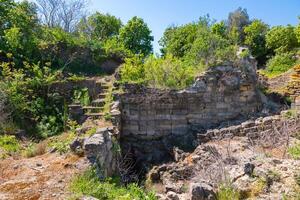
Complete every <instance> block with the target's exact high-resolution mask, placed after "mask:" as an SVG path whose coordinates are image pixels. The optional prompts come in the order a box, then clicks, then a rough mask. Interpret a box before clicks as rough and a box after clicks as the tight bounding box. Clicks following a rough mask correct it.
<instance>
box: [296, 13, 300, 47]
mask: <svg viewBox="0 0 300 200" xmlns="http://www.w3.org/2000/svg"><path fill="white" fill-rule="evenodd" d="M298 18H299V24H298V26H297V27H296V29H295V34H296V37H297V39H298V43H299V44H300V16H299V17H298Z"/></svg>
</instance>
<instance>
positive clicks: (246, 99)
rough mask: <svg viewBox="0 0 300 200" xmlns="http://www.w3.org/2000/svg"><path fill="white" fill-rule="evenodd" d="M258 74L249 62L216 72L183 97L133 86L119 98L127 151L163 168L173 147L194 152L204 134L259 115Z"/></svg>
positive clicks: (179, 93) (181, 93)
mask: <svg viewBox="0 0 300 200" xmlns="http://www.w3.org/2000/svg"><path fill="white" fill-rule="evenodd" d="M255 69H256V66H255V65H254V64H253V63H251V62H250V61H249V60H242V61H240V62H239V64H238V65H237V66H233V65H223V66H216V67H211V68H210V69H209V70H207V71H206V72H205V73H204V74H202V75H201V76H199V77H198V78H197V79H196V81H195V83H194V84H193V85H192V86H191V87H189V88H186V89H184V90H181V91H173V90H160V89H153V88H145V87H140V86H136V85H128V86H127V87H126V88H125V89H126V92H125V94H123V95H121V96H120V109H121V119H122V121H121V145H122V147H123V149H124V150H125V151H131V152H134V154H135V155H136V156H137V157H138V160H139V161H140V162H142V161H146V162H148V163H149V162H150V163H159V162H162V161H164V160H166V158H170V152H171V150H172V148H173V147H174V146H177V147H180V148H181V149H184V150H192V149H194V148H195V147H196V146H197V143H195V139H196V135H197V133H199V132H201V131H203V130H206V129H210V128H214V127H217V126H219V125H220V124H221V123H224V122H229V121H232V120H242V119H248V118H249V117H250V116H253V115H256V114H257V113H258V112H259V111H260V110H261V109H262V106H263V105H262V100H261V94H260V92H259V90H258V89H257V76H256V72H255Z"/></svg>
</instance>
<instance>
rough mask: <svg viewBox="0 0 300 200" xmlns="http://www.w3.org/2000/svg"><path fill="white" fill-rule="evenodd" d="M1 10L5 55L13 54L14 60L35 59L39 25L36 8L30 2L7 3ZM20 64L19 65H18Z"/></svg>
mask: <svg viewBox="0 0 300 200" xmlns="http://www.w3.org/2000/svg"><path fill="white" fill-rule="evenodd" d="M0 10H1V11H3V12H4V16H3V15H2V13H1V15H0V23H1V24H0V26H1V30H0V38H1V40H0V48H1V50H3V51H4V52H5V53H13V56H14V58H17V57H18V58H22V57H25V58H27V59H28V58H33V57H35V56H34V55H33V52H34V51H36V49H37V48H36V45H37V41H36V36H37V35H38V33H39V30H40V29H39V24H38V18H37V14H36V6H35V4H33V3H29V2H28V1H22V2H20V3H13V2H9V1H7V2H5V4H4V7H2V4H1V6H0ZM17 64H19V63H17Z"/></svg>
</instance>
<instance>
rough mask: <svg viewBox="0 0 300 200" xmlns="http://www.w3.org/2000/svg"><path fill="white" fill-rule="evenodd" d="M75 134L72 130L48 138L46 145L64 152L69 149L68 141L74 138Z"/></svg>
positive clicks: (61, 152)
mask: <svg viewBox="0 0 300 200" xmlns="http://www.w3.org/2000/svg"><path fill="white" fill-rule="evenodd" d="M75 137H76V134H75V133H74V132H72V131H69V132H67V133H64V134H63V135H60V136H55V137H52V138H50V142H49V144H48V146H49V147H50V148H53V149H55V150H56V151H57V152H58V153H60V154H64V153H67V152H69V151H70V143H71V142H72V141H73V140H74V139H75Z"/></svg>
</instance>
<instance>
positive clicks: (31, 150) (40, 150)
mask: <svg viewBox="0 0 300 200" xmlns="http://www.w3.org/2000/svg"><path fill="white" fill-rule="evenodd" d="M46 149H47V142H45V141H42V142H40V143H38V144H34V143H30V144H29V145H28V146H27V148H26V149H25V150H24V151H23V155H24V156H25V157H27V158H31V157H34V156H39V155H43V154H45V153H46Z"/></svg>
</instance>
